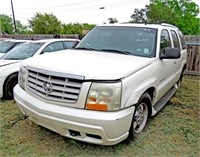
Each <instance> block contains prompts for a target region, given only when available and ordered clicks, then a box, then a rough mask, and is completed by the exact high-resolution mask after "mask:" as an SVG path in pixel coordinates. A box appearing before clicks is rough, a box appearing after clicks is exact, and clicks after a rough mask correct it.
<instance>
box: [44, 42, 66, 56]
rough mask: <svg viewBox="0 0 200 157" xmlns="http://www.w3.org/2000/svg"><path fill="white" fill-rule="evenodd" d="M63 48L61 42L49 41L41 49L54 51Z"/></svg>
mask: <svg viewBox="0 0 200 157" xmlns="http://www.w3.org/2000/svg"><path fill="white" fill-rule="evenodd" d="M63 49H64V48H63V44H62V42H55V43H51V44H49V45H48V46H47V47H45V49H44V50H43V53H46V52H54V51H59V50H63Z"/></svg>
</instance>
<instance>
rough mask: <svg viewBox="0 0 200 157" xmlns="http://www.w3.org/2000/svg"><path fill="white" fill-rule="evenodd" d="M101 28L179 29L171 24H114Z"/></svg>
mask: <svg viewBox="0 0 200 157" xmlns="http://www.w3.org/2000/svg"><path fill="white" fill-rule="evenodd" d="M99 26H124V27H125V26H126V27H127V26H129V27H144V28H154V29H158V28H160V27H168V28H169V27H170V28H173V29H177V30H178V28H177V27H176V26H174V25H171V24H167V23H161V24H155V23H153V24H151V23H147V24H145V23H114V24H103V25H99Z"/></svg>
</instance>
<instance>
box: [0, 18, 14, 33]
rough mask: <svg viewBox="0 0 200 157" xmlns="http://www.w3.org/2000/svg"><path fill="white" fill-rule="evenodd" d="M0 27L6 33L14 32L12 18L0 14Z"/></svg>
mask: <svg viewBox="0 0 200 157" xmlns="http://www.w3.org/2000/svg"><path fill="white" fill-rule="evenodd" d="M0 27H1V31H2V33H6V34H13V33H14V31H13V21H12V18H11V17H9V16H7V15H5V14H0Z"/></svg>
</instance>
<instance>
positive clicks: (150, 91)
mask: <svg viewBox="0 0 200 157" xmlns="http://www.w3.org/2000/svg"><path fill="white" fill-rule="evenodd" d="M144 93H148V94H149V95H150V97H151V102H150V103H148V107H149V117H151V114H152V102H153V99H154V95H155V88H154V87H151V88H149V89H147V90H146V91H145V92H144Z"/></svg>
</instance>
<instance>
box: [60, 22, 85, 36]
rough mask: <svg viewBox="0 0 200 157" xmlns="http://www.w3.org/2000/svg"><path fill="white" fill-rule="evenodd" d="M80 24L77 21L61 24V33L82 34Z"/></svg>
mask: <svg viewBox="0 0 200 157" xmlns="http://www.w3.org/2000/svg"><path fill="white" fill-rule="evenodd" d="M82 29H83V27H82V25H81V24H79V23H69V24H62V29H61V31H60V33H61V34H79V35H82Z"/></svg>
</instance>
